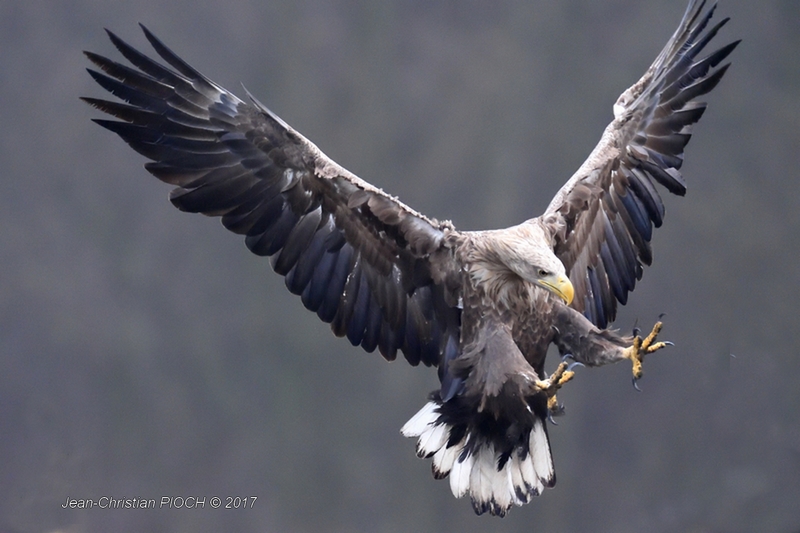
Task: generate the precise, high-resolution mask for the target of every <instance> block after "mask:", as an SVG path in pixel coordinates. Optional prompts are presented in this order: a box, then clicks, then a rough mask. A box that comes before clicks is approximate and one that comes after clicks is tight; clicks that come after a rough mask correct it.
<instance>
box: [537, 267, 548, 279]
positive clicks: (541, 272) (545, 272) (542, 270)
mask: <svg viewBox="0 0 800 533" xmlns="http://www.w3.org/2000/svg"><path fill="white" fill-rule="evenodd" d="M549 274H550V273H549V272H548V271H547V270H545V269H543V268H540V269H539V277H540V278H544V277H547V276H548V275H549Z"/></svg>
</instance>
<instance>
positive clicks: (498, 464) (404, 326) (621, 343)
mask: <svg viewBox="0 0 800 533" xmlns="http://www.w3.org/2000/svg"><path fill="white" fill-rule="evenodd" d="M704 6H705V1H701V0H691V1H690V2H689V5H688V8H687V10H686V12H685V14H684V16H683V18H682V20H681V22H680V24H679V26H678V28H677V30H676V31H675V33H674V34H673V35H672V37H671V38H670V39H669V41H668V42H667V44H666V46H665V47H664V49H663V50H662V51H661V53H660V54H659V55H658V57H657V58H656V60H655V62H654V63H653V64H652V65H651V66H650V68H649V69H648V70H647V71H646V72H645V74H644V75H643V76H642V78H641V79H639V81H637V82H636V83H635V84H634V85H633V86H631V87H630V88H629V89H627V90H626V91H625V92H623V93H622V95H621V96H620V97H619V99H618V100H617V101H616V103H615V104H614V106H613V113H614V118H613V121H612V122H611V123H610V124H609V125H608V127H607V128H606V129H605V131H604V132H603V134H602V137H601V138H600V141H599V143H598V144H597V146H596V148H595V149H594V150H593V151H592V152H591V154H590V155H589V157H588V159H587V160H586V162H585V163H583V165H581V167H580V168H579V169H578V170H577V171H576V172H575V174H574V175H573V176H572V177H571V178H570V179H569V180H568V181H567V182H566V184H564V186H563V187H562V188H561V189H560V190H559V191H558V192H557V193H556V195H555V197H554V198H553V200H552V201H551V202H550V204H549V206H548V207H547V209H546V210H545V212H544V213H543V214H541V215H540V216H538V217H534V218H531V219H529V220H525V221H524V222H521V223H520V224H517V225H515V226H512V227H509V228H504V229H495V230H487V231H461V230H458V229H456V227H455V226H454V225H453V224H452V223H451V222H450V221H439V220H437V219H434V218H431V217H428V216H425V215H423V214H422V213H419V212H417V211H415V210H414V209H412V208H411V207H409V206H407V205H405V204H403V203H401V202H400V200H398V199H397V198H395V197H394V196H391V195H389V194H387V193H385V192H384V191H383V190H381V189H380V188H378V187H375V186H373V185H371V184H370V183H368V182H366V181H364V180H362V179H360V178H359V177H357V176H355V175H354V174H352V173H351V172H349V171H348V170H346V169H345V168H343V167H342V166H340V165H339V164H337V163H336V162H335V161H333V160H331V159H330V158H328V157H327V156H326V155H325V154H324V153H323V152H322V151H321V150H320V149H319V148H317V146H316V145H314V144H313V143H311V141H309V140H308V139H306V138H305V137H304V136H303V135H301V134H300V133H298V132H297V131H295V130H294V129H293V128H292V127H291V126H290V125H289V124H287V123H286V122H284V121H283V120H282V119H281V118H279V117H278V116H277V115H276V114H275V113H273V112H272V111H270V110H269V109H268V108H267V107H266V106H264V105H263V104H261V103H260V102H259V101H258V100H256V99H255V98H254V97H253V96H252V95H250V94H249V92H247V91H246V89H245V92H247V99H246V100H242V99H240V98H238V97H237V96H235V95H234V94H233V93H231V92H229V91H228V90H226V89H224V88H223V87H221V86H219V85H218V84H216V83H214V82H213V81H211V80H210V79H209V78H207V77H205V76H204V75H203V74H201V73H200V72H198V71H197V70H195V69H194V68H193V67H191V66H190V65H189V64H188V63H186V62H185V61H184V60H182V59H181V58H180V57H178V55H176V54H175V53H174V52H173V51H172V50H170V49H169V48H168V47H167V46H166V45H165V44H164V43H162V41H160V40H159V39H158V38H156V37H155V36H154V35H153V34H152V33H151V32H150V31H148V30H147V28H145V27H144V26H141V28H142V30H143V31H144V35H145V37H146V38H147V40H148V41H149V43H150V44H151V45H152V47H153V49H154V50H155V52H156V53H157V54H158V55H159V56H160V57H161V59H162V60H163V62H159V61H156V60H153V59H152V58H151V57H149V56H147V55H145V54H143V53H142V52H139V51H138V50H136V49H135V48H133V47H132V46H130V45H129V44H127V43H126V42H124V41H123V40H122V39H120V38H119V37H118V36H117V35H115V34H114V33H112V32H110V31H108V30H106V31H107V33H108V36H109V38H110V39H111V41H112V43H113V44H114V46H115V47H116V48H117V49H118V50H119V52H120V53H121V55H122V56H123V57H124V58H125V59H127V61H128V62H129V64H130V66H128V65H126V64H122V63H120V62H116V61H113V60H111V59H108V58H106V57H103V56H101V55H98V54H95V53H92V52H85V54H86V56H87V57H88V59H89V60H90V61H91V62H92V63H93V64H94V65H96V66H97V67H98V68H99V70H93V69H91V68H90V69H88V71H89V74H90V75H91V76H92V78H94V80H95V81H96V82H97V83H98V84H99V85H100V86H101V87H102V88H103V89H105V90H107V91H108V92H110V93H111V94H112V95H114V96H115V97H117V99H118V100H115V101H109V100H104V99H98V98H88V97H84V98H82V99H83V100H84V101H86V102H87V103H88V104H90V105H91V106H93V107H95V108H97V109H98V110H100V111H103V112H105V113H107V114H109V115H111V116H113V117H115V118H116V119H117V120H105V119H95V120H94V121H95V122H96V123H97V124H99V125H100V126H102V127H104V128H106V129H108V130H111V131H112V132H114V133H116V134H117V135H119V136H120V137H121V138H122V139H123V140H124V141H125V142H126V143H128V144H129V145H130V146H131V148H133V149H134V150H135V151H137V152H139V153H140V154H142V155H144V156H145V157H146V158H147V159H149V160H150V161H149V162H147V163H146V164H145V168H146V169H147V170H148V171H149V172H150V173H151V174H153V175H154V176H155V177H156V178H158V179H160V180H161V181H164V182H166V183H168V184H170V185H173V186H174V187H175V188H174V189H173V190H172V191H171V193H170V196H169V198H170V201H171V202H172V203H173V204H174V205H175V206H176V207H177V208H178V209H180V210H182V211H188V212H192V213H203V214H205V215H208V216H215V217H220V218H221V220H222V224H223V226H225V228H227V229H228V230H230V231H232V232H234V233H238V234H240V235H244V240H245V244H246V245H247V247H248V248H249V249H250V251H251V252H253V253H255V254H257V255H259V256H267V257H269V258H270V264H271V266H272V268H273V270H275V272H277V273H278V274H280V275H281V276H284V279H285V283H286V287H287V288H288V289H289V291H291V292H292V293H294V294H296V295H299V296H300V299H301V301H302V303H303V305H304V306H305V307H306V308H308V309H309V310H310V311H313V312H315V313H316V314H317V316H319V318H320V319H321V320H323V321H324V322H326V323H329V324H330V327H331V329H332V330H333V333H334V334H335V335H336V336H338V337H347V339H348V340H349V341H350V342H351V343H352V344H353V345H354V346H359V345H360V346H361V347H362V348H363V349H364V350H366V351H367V352H373V351H374V350H376V349H377V350H378V351H379V352H380V354H381V355H382V356H383V357H384V358H386V359H387V360H390V361H391V360H394V359H395V358H396V357H397V353H398V352H402V354H403V356H404V357H405V359H406V360H407V361H408V362H409V363H410V364H411V365H419V364H420V363H422V364H423V365H426V366H433V367H437V368H438V377H439V380H440V383H441V386H440V387H439V389H437V390H435V391H433V392H432V393H431V394H430V396H429V398H428V400H427V403H426V404H425V405H424V406H423V407H422V409H421V410H420V411H419V412H418V413H417V414H415V415H414V416H413V417H412V418H411V419H410V420H409V421H408V422H407V423H406V424H405V425H404V426H403V428H402V430H401V432H402V434H403V435H405V436H407V437H412V438H416V439H417V445H416V451H417V454H418V456H419V457H422V458H429V459H431V460H432V470H433V475H434V477H435V478H437V479H442V478H446V477H448V476H449V482H450V488H451V490H452V492H453V495H454V496H455V497H457V498H459V497H464V496H469V498H470V499H471V501H472V505H473V508H474V510H475V512H476V513H478V514H481V513H485V512H488V513H490V514H492V515H497V516H504V515H505V514H506V513H507V512H508V511H509V510H510V509H511V508H512V507H513V506H515V505H523V504H525V503H528V502H529V501H530V500H531V499H532V498H533V497H534V496H537V495H539V494H540V493H541V492H542V491H543V490H544V488H546V487H552V486H553V485H554V484H555V481H556V476H555V470H554V466H553V458H552V453H551V450H550V443H549V437H548V431H547V424H548V420H550V421H552V419H551V418H550V417H551V416H552V415H553V414H558V411H559V410H560V405H559V404H558V401H557V400H556V392H557V391H558V390H559V389H560V388H561V387H562V386H563V385H564V384H565V383H567V382H568V381H570V380H571V379H572V378H573V377H574V375H575V371H574V366H575V365H576V364H580V365H584V366H587V367H590V366H601V365H607V364H610V363H616V362H621V361H628V362H630V363H631V364H632V373H633V382H634V385H635V384H636V380H638V379H639V378H640V377H641V375H642V361H643V359H644V358H645V356H646V355H648V354H651V353H653V352H655V351H657V350H659V349H661V348H664V347H665V346H668V345H669V344H670V343H669V342H664V341H658V340H657V336H658V335H659V332H660V330H661V322H660V319H659V321H658V322H656V323H655V326H654V327H653V328H652V330H651V332H650V333H649V334H648V335H644V336H643V335H640V332H639V331H638V330H634V332H633V335H630V336H626V335H622V334H621V333H619V332H618V331H617V330H613V329H610V324H611V323H612V322H613V320H614V318H615V315H616V311H617V305H618V304H622V305H624V304H626V302H627V300H628V294H629V293H630V292H631V291H633V289H634V287H635V285H636V282H637V281H638V280H640V279H641V277H642V273H643V267H644V266H645V265H650V264H651V261H652V251H651V245H650V242H651V237H652V234H653V228H654V227H659V226H661V224H662V221H663V218H664V202H663V200H662V198H661V195H660V193H659V188H658V187H657V185H658V186H661V187H663V188H664V189H666V190H667V191H668V192H670V193H673V194H676V195H679V196H682V195H684V194H685V192H686V183H685V181H684V178H683V177H682V175H681V174H680V172H679V169H680V168H681V164H682V162H683V150H684V147H685V146H686V144H687V143H688V142H689V139H690V137H691V132H692V126H693V125H694V124H695V123H696V122H697V121H698V120H699V119H700V117H701V116H702V115H703V113H704V111H705V109H706V104H705V103H703V102H700V101H698V100H697V98H698V97H701V96H703V95H705V94H706V93H708V92H709V91H711V90H712V89H713V88H714V87H715V86H716V85H717V83H718V82H719V81H720V79H721V78H722V76H723V75H724V74H725V72H726V70H727V68H728V67H729V65H730V63H726V64H723V65H720V64H721V63H722V62H723V61H724V60H725V59H726V58H727V57H728V55H729V54H730V53H731V52H732V51H733V49H734V48H735V47H736V46H737V44H738V43H739V41H735V42H732V43H730V44H728V45H726V46H723V47H721V48H719V49H718V50H716V51H715V52H713V53H710V54H708V55H704V56H701V52H702V51H703V50H704V49H705V47H706V45H707V44H708V43H709V41H711V39H712V38H713V37H714V36H715V35H716V34H717V32H718V31H719V29H720V28H721V27H722V26H723V25H724V24H725V23H726V22H727V21H728V19H727V18H726V19H724V20H722V21H721V22H719V23H717V24H716V25H715V26H713V27H709V23H710V20H711V18H712V15H713V12H714V10H715V7H716V6H715V5H712V6H711V7H710V8H708V9H705V7H704ZM164 63H166V65H165V64H164ZM551 344H553V345H555V346H556V347H557V348H558V351H559V353H560V354H561V356H562V360H561V362H560V364H558V366H557V367H556V369H555V370H554V372H553V373H552V374H551V375H549V376H548V375H547V374H546V372H545V358H546V355H547V351H548V347H549V346H550V345H551Z"/></svg>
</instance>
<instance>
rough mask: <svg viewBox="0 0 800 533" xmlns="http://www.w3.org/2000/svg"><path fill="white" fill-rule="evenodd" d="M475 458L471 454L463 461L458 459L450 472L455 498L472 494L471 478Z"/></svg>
mask: <svg viewBox="0 0 800 533" xmlns="http://www.w3.org/2000/svg"><path fill="white" fill-rule="evenodd" d="M474 460H475V456H474V455H472V454H469V455H468V456H467V457H465V458H464V460H463V461H459V460H458V458H456V461H455V463H453V468H452V470H450V490H451V491H453V496H455V497H456V498H460V497H462V496H464V495H466V494H467V493H469V492H470V484H469V478H470V473H471V472H472V464H473V462H474Z"/></svg>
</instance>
